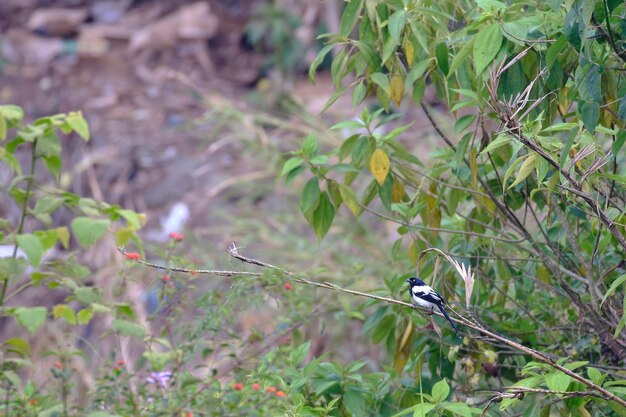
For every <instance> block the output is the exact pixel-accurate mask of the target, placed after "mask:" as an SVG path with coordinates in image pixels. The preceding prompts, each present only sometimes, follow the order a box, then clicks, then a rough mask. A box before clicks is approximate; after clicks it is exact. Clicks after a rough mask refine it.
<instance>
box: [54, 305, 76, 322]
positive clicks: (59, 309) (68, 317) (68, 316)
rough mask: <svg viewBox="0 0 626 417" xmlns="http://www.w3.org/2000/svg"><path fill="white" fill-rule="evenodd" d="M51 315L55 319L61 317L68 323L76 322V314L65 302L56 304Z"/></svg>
mask: <svg viewBox="0 0 626 417" xmlns="http://www.w3.org/2000/svg"><path fill="white" fill-rule="evenodd" d="M52 317H54V318H55V319H59V318H62V319H64V320H65V321H66V322H68V323H69V324H76V315H75V314H74V310H72V308H71V307H70V306H68V305H67V304H57V305H55V306H54V307H53V308H52Z"/></svg>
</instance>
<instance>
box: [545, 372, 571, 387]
mask: <svg viewBox="0 0 626 417" xmlns="http://www.w3.org/2000/svg"><path fill="white" fill-rule="evenodd" d="M571 380H572V378H571V377H570V376H569V375H566V374H564V373H563V372H561V371H556V372H551V373H549V374H548V375H546V385H547V386H548V388H549V389H551V390H553V391H566V390H567V387H569V383H570V382H571Z"/></svg>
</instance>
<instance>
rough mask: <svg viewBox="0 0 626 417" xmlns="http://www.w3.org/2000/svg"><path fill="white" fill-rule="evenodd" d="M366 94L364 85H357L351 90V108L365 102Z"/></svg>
mask: <svg viewBox="0 0 626 417" xmlns="http://www.w3.org/2000/svg"><path fill="white" fill-rule="evenodd" d="M366 94H367V88H366V87H365V84H364V83H362V82H361V83H358V84H357V85H356V87H354V90H352V107H357V106H358V105H359V104H361V103H362V102H363V100H365V95H366Z"/></svg>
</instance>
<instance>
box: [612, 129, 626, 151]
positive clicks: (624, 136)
mask: <svg viewBox="0 0 626 417" xmlns="http://www.w3.org/2000/svg"><path fill="white" fill-rule="evenodd" d="M625 141H626V130H623V129H622V130H620V131H619V132H617V138H616V139H615V142H613V145H611V154H612V155H613V157H617V154H618V153H619V151H620V150H622V146H623V145H624V142H625Z"/></svg>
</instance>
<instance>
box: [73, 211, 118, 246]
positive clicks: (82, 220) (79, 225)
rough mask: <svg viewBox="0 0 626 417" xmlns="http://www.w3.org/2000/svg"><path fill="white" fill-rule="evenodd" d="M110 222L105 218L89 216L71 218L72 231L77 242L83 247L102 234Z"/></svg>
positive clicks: (94, 241)
mask: <svg viewBox="0 0 626 417" xmlns="http://www.w3.org/2000/svg"><path fill="white" fill-rule="evenodd" d="M110 225H111V222H110V221H109V220H106V219H92V218H90V217H76V218H75V219H74V220H72V225H71V226H72V232H74V236H76V239H77V240H78V243H80V245H81V246H82V247H84V248H86V247H89V246H92V245H93V244H94V243H96V242H97V241H98V239H100V238H101V237H102V235H104V232H106V230H107V229H108V228H109V226H110Z"/></svg>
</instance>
